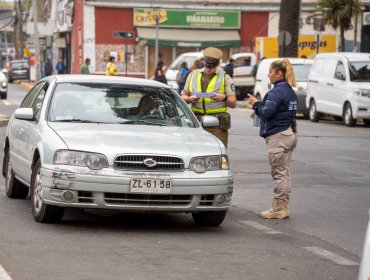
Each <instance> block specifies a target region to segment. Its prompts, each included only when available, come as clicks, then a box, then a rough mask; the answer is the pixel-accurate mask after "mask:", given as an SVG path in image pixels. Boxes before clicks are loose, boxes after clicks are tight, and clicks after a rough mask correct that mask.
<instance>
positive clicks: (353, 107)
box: [306, 53, 370, 126]
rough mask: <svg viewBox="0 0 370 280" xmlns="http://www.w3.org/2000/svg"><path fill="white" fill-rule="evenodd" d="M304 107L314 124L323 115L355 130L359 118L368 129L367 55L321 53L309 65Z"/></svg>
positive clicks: (369, 79) (369, 64) (369, 82)
mask: <svg viewBox="0 0 370 280" xmlns="http://www.w3.org/2000/svg"><path fill="white" fill-rule="evenodd" d="M306 105H307V106H308V108H309V117H310V120H311V121H313V122H317V121H319V119H320V116H321V114H322V113H324V114H330V115H333V116H334V117H335V118H341V117H342V118H343V121H344V123H345V125H346V126H354V125H355V124H356V122H357V119H359V118H362V119H364V122H365V124H366V125H370V54H369V53H323V54H318V55H317V56H316V58H315V62H314V64H313V65H312V68H311V71H310V75H309V78H308V85H307V99H306Z"/></svg>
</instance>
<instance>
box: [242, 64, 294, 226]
mask: <svg viewBox="0 0 370 280" xmlns="http://www.w3.org/2000/svg"><path fill="white" fill-rule="evenodd" d="M268 77H269V79H270V81H271V83H272V84H273V85H274V87H273V88H272V89H271V90H270V91H268V92H267V93H266V95H265V97H264V98H263V100H262V101H258V100H257V99H256V98H255V97H254V96H249V99H248V103H249V104H251V105H253V110H254V113H255V115H256V116H257V117H259V118H260V119H261V127H260V136H261V137H263V138H265V140H266V144H267V147H268V158H269V162H270V166H271V175H272V179H273V180H274V186H275V188H274V193H275V197H274V199H273V201H272V208H271V209H269V210H266V211H263V212H261V216H262V217H263V218H266V219H284V218H287V217H289V208H288V202H289V195H290V192H291V177H290V162H291V159H292V153H293V150H294V148H295V147H296V145H297V136H296V121H295V116H296V110H297V96H296V94H295V92H294V91H293V89H292V87H295V86H296V81H295V77H294V72H293V68H292V65H291V64H290V62H289V60H288V59H282V60H276V61H274V62H272V63H271V65H270V68H269V73H268ZM256 116H255V117H256Z"/></svg>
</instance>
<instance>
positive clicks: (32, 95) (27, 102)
mask: <svg viewBox="0 0 370 280" xmlns="http://www.w3.org/2000/svg"><path fill="white" fill-rule="evenodd" d="M44 85H45V82H40V83H38V84H37V85H35V86H34V87H33V88H32V89H31V90H30V91H29V92H28V94H27V95H26V97H25V98H24V99H23V101H22V104H21V106H20V107H21V108H32V104H33V102H34V100H35V99H36V97H37V95H38V94H39V91H40V90H41V89H42V87H43V86H44Z"/></svg>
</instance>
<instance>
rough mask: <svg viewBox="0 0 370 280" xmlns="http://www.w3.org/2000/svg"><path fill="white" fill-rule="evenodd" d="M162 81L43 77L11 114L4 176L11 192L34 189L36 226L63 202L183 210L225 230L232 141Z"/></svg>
mask: <svg viewBox="0 0 370 280" xmlns="http://www.w3.org/2000/svg"><path fill="white" fill-rule="evenodd" d="M202 125H203V126H204V127H209V126H218V125H219V123H218V119H217V118H216V117H213V116H205V117H204V118H203V122H202V123H200V122H199V121H198V120H197V118H196V117H195V115H194V114H193V113H192V111H191V110H190V109H189V108H188V106H187V104H186V103H185V102H184V101H183V100H182V98H181V97H180V96H179V95H178V94H177V93H176V92H175V91H174V90H172V89H171V88H170V87H169V86H168V85H164V84H162V83H158V82H156V81H151V80H144V79H134V78H125V79H123V78H122V77H108V76H94V75H91V76H89V77H87V76H86V75H59V76H49V77H46V78H44V79H43V80H41V81H40V82H38V83H37V84H36V85H35V86H34V87H33V88H32V89H31V90H30V92H29V93H28V94H27V95H26V96H25V98H24V100H23V102H22V103H21V106H20V108H18V109H16V110H15V112H14V114H13V115H12V116H11V118H10V120H9V123H8V127H7V130H6V136H5V143H4V159H3V169H2V172H3V175H4V177H5V191H6V195H7V196H8V197H9V198H25V197H26V196H27V194H28V192H29V189H30V193H31V203H32V213H33V217H34V218H35V220H36V221H37V222H42V223H48V222H59V221H60V220H61V219H62V216H63V212H64V209H65V208H68V207H78V208H82V209H103V210H112V211H117V210H119V211H145V212H185V213H191V214H192V216H193V219H194V221H195V223H196V224H200V225H208V226H218V225H220V224H221V223H222V222H223V220H224V218H225V215H226V212H227V211H228V209H229V207H230V203H231V197H232V191H233V177H232V175H231V172H230V169H229V162H228V156H227V151H226V148H225V146H224V145H223V144H222V143H221V141H220V140H218V139H217V138H216V137H215V136H213V135H212V134H210V133H208V132H207V131H205V130H204V129H203V128H202Z"/></svg>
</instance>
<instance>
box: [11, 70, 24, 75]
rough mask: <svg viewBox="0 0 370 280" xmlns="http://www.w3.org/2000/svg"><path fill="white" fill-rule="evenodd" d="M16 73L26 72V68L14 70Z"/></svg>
mask: <svg viewBox="0 0 370 280" xmlns="http://www.w3.org/2000/svg"><path fill="white" fill-rule="evenodd" d="M14 73H16V74H23V73H26V70H14Z"/></svg>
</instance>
